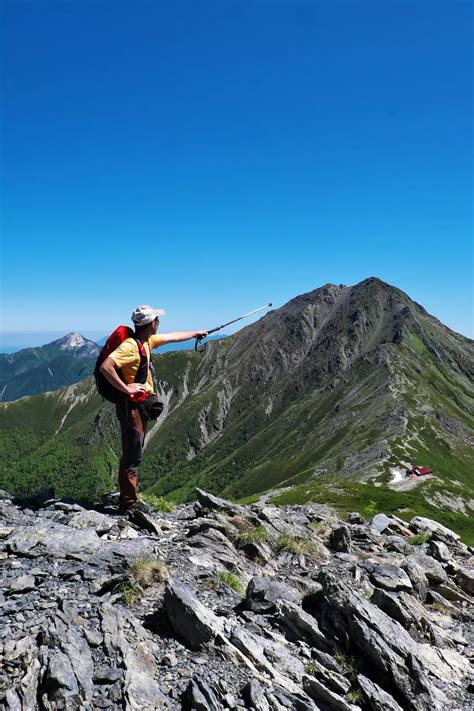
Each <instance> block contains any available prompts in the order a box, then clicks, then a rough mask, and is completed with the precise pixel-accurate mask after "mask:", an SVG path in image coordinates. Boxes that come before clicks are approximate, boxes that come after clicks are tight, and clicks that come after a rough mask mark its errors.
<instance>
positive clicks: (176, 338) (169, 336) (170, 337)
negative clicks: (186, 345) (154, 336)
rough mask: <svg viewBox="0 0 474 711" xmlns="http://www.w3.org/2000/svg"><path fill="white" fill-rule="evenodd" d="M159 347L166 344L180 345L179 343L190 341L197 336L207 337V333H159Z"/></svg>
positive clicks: (201, 331)
mask: <svg viewBox="0 0 474 711" xmlns="http://www.w3.org/2000/svg"><path fill="white" fill-rule="evenodd" d="M159 335H160V343H159V345H160V346H161V345H164V344H166V343H180V342H181V341H190V340H191V339H192V338H199V336H207V331H203V330H200V331H173V332H172V333H160V334H159Z"/></svg>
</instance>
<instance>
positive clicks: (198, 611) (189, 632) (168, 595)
mask: <svg viewBox="0 0 474 711" xmlns="http://www.w3.org/2000/svg"><path fill="white" fill-rule="evenodd" d="M164 605H165V609H166V613H167V615H168V617H169V620H170V622H171V625H172V627H173V629H174V631H175V632H176V633H177V634H178V635H179V636H180V637H182V638H183V639H184V640H186V642H187V643H188V644H189V645H190V646H191V647H192V648H199V647H200V646H202V645H203V644H205V643H206V642H209V641H210V640H212V639H213V638H214V637H215V636H216V635H217V634H219V633H222V632H223V630H224V623H223V620H222V619H221V618H219V617H217V615H215V614H214V613H213V612H212V610H209V609H208V608H207V607H205V605H203V604H202V603H201V602H200V601H199V600H198V598H197V597H196V595H194V594H193V593H192V592H191V590H189V588H187V587H186V585H184V584H183V583H181V582H179V581H178V580H174V579H171V580H169V581H168V583H167V586H166V590H165V596H164Z"/></svg>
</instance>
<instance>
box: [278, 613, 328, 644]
mask: <svg viewBox="0 0 474 711" xmlns="http://www.w3.org/2000/svg"><path fill="white" fill-rule="evenodd" d="M275 618H276V619H277V620H278V621H279V622H280V623H281V625H283V628H287V629H288V630H290V631H291V632H292V633H293V634H294V635H295V636H296V637H297V638H298V637H300V638H301V637H302V638H303V639H305V640H306V641H307V642H308V643H309V644H311V645H314V646H315V647H317V648H318V649H320V650H321V651H323V652H327V651H329V650H330V649H331V642H330V641H329V640H328V639H327V638H326V637H325V636H324V634H323V633H322V632H321V630H320V629H319V626H318V622H317V620H316V619H315V618H314V617H313V616H312V615H310V614H309V613H308V612H305V611H304V610H303V608H301V607H299V606H298V605H295V603H292V602H288V601H286V602H285V601H283V600H282V601H280V602H279V603H277V606H276V610H275Z"/></svg>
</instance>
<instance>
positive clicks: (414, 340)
mask: <svg viewBox="0 0 474 711" xmlns="http://www.w3.org/2000/svg"><path fill="white" fill-rule="evenodd" d="M473 356H474V344H473V342H472V341H471V340H469V339H466V338H464V337H463V336H460V335H459V334H456V333H454V332H452V331H451V330H449V329H448V328H446V327H445V326H443V325H442V324H441V323H440V322H439V321H437V320H436V319H435V318H433V317H432V316H430V315H429V314H428V313H427V312H426V311H425V310H424V309H423V308H422V307H421V306H419V305H418V304H416V303H415V302H413V301H412V300H411V299H409V297H408V296H407V295H406V294H404V293H403V292H401V291H400V290H398V289H396V288H394V287H391V286H389V285H387V284H385V283H384V282H381V281H380V280H378V279H375V278H371V279H367V280H365V281H363V282H361V283H360V284H357V285H355V286H353V287H347V286H335V285H331V284H328V285H326V286H324V287H321V288H319V289H316V290H314V291H312V292H309V293H307V294H303V295H301V296H298V297H296V298H295V299H292V300H291V301H290V302H288V304H286V305H285V306H283V307H281V308H280V309H276V310H274V311H271V312H269V313H268V314H266V315H265V316H264V317H263V318H262V319H260V320H259V321H258V322H256V323H254V324H252V325H250V326H248V327H247V328H244V329H242V330H241V331H239V332H238V333H237V334H235V335H234V336H231V337H229V338H227V339H225V340H222V341H216V342H213V343H210V344H209V345H208V347H207V349H206V352H205V354H199V353H195V352H193V351H180V352H175V353H166V354H163V355H158V356H156V358H155V365H156V369H157V373H158V378H159V385H160V394H161V396H162V398H163V399H164V401H165V404H166V408H165V416H164V418H162V419H161V420H159V421H158V423H157V424H155V425H154V427H152V428H151V429H150V430H149V433H148V441H147V450H146V454H145V457H144V460H143V463H142V466H141V470H140V480H141V485H142V488H144V489H147V490H148V491H149V492H150V493H154V494H157V495H166V496H168V497H170V498H173V499H175V500H178V501H180V500H185V499H188V498H190V497H192V495H193V490H194V487H195V486H196V485H198V486H200V487H202V488H204V489H207V490H211V491H213V492H216V493H221V494H223V495H224V496H227V497H233V498H241V497H249V496H252V495H256V494H258V493H261V492H264V491H267V490H272V489H274V488H276V487H287V488H288V491H287V492H286V493H285V494H284V496H288V497H291V496H292V495H294V496H300V497H304V496H307V497H311V496H314V497H321V496H323V497H324V496H326V497H327V499H328V500H331V499H334V500H335V501H334V503H335V504H337V503H338V502H339V503H341V505H342V503H343V504H344V506H346V505H347V506H349V505H350V501H351V500H353V501H354V504H355V503H357V502H359V501H360V502H365V505H366V506H369V507H371V508H372V509H374V510H378V509H381V507H382V505H384V504H383V502H385V504H386V503H387V500H388V499H390V501H392V504H393V506H394V507H395V510H398V511H400V509H403V507H404V502H405V503H410V502H411V503H410V506H412V505H413V501H419V502H420V507H422V508H423V507H427V508H426V512H427V513H429V515H430V516H432V517H436V516H435V514H436V513H437V512H438V514H439V515H445V514H446V511H448V512H449V511H450V512H451V513H452V514H453V516H458V517H461V518H459V522H458V523H459V526H461V527H462V526H463V523H464V518H466V517H468V515H469V513H472V511H471V510H470V509H469V504H470V503H472V501H473V500H474V485H473V482H472V474H471V472H472V471H474V454H473V453H474V449H473V443H474V434H473V433H474V393H473V388H472V382H473V376H474V368H473V363H474V358H473ZM68 392H69V395H67V394H66V393H68ZM71 398H76V400H75V404H74V405H73V406H72V407H71V403H72V400H71ZM80 398H82V399H80ZM39 423H41V426H40V424H39ZM61 423H62V424H61ZM0 424H1V425H2V429H5V430H6V433H7V434H6V443H5V445H4V446H6V447H8V448H10V449H12V448H13V450H15V447H17V448H18V447H20V448H21V447H23V446H24V447H25V448H26V449H25V453H24V454H23V453H22V454H21V455H20V456H15V455H13V457H11V456H10V455H9V456H10V459H9V458H8V456H7V457H6V458H5V457H3V458H2V459H3V461H5V462H7V463H6V464H5V465H4V474H3V476H4V477H6V483H5V484H2V485H1V486H2V488H7V489H8V488H10V489H11V490H13V489H12V487H14V489H15V490H21V491H22V492H25V491H27V490H28V491H30V490H32V488H34V486H37V485H38V484H39V481H38V475H37V473H36V474H35V473H34V472H35V471H36V472H37V470H35V462H37V461H38V460H39V459H41V462H42V463H41V466H40V469H41V471H42V472H43V474H42V476H44V477H45V479H44V481H48V482H49V483H55V484H56V486H57V487H58V486H59V490H60V491H61V492H64V491H65V490H66V489H67V490H68V491H71V490H72V489H73V488H74V486H79V482H80V491H81V495H83V496H86V495H89V494H90V495H92V494H97V492H99V491H101V490H104V489H106V488H107V487H109V488H110V487H111V486H113V480H114V477H115V470H116V462H117V455H118V452H119V442H118V431H117V427H116V423H115V420H114V414H113V408H112V407H111V406H109V405H106V406H104V405H102V404H101V401H100V400H99V399H98V398H97V396H95V395H94V390H93V384H92V382H91V380H90V379H88V380H85V381H84V382H83V383H81V384H80V385H78V386H76V387H75V390H74V392H72V394H71V389H68V390H62V391H58V392H57V393H50V394H46V395H42V396H38V397H35V398H31V399H26V400H24V401H20V402H18V403H10V404H8V405H3V406H2V407H0ZM60 424H61V427H60V428H59V425H60ZM58 428H59V431H57V430H58ZM26 430H27V431H28V432H29V433H30V434H29V435H28V436H25V431H26ZM22 432H23V434H22ZM53 435H54V436H53ZM35 438H37V439H35ZM14 441H15V443H16V444H15V445H12V442H14ZM19 441H20V442H21V443H22V444H20V445H18V442H19ZM24 442H26V443H25V444H23V443H24ZM61 447H63V448H66V450H67V462H69V463H70V462H72V461H74V462H75V464H74V467H73V469H74V472H75V475H74V477H73V478H72V479H71V477H70V475H69V473H70V467H71V466H72V465H71V464H67V465H64V466H63V469H62V470H61V463H58V464H57V466H55V467H54V468H53V469H54V473H53V469H52V468H51V464H49V465H48V466H46V465H45V464H44V461H46V460H48V461H49V460H50V459H51V458H53V459H54V458H55V457H56V455H57V452H58V450H59V448H61ZM25 460H26V464H25ZM8 462H10V463H8ZM408 463H411V464H417V465H425V466H429V467H431V468H432V469H433V471H434V476H433V477H431V478H429V479H427V480H425V481H423V482H420V483H419V486H418V487H416V488H415V489H410V490H409V491H406V490H404V489H403V488H400V487H399V486H398V485H395V484H393V482H392V479H393V478H394V470H395V469H397V468H399V469H400V468H402V467H404V466H406V465H407V464H408ZM48 467H49V468H48ZM27 469H28V472H29V473H28V474H27V471H26V470H27ZM46 470H47V471H46ZM48 472H49V473H48ZM53 480H54V481H53ZM42 481H43V480H42ZM35 482H36V484H35ZM88 487H89V489H90V492H89V490H88ZM290 487H293V488H291V489H290ZM305 491H306V492H308V493H307V494H304V493H303V492H305ZM364 491H365V494H364ZM292 492H294V493H293V494H292ZM283 502H284V499H281V503H283ZM381 510H382V509H381ZM423 510H425V509H423ZM443 512H444V513H443ZM438 518H439V516H438ZM450 524H451V525H452V526H453V525H455V524H456V522H454V523H453V522H452V521H451V522H450Z"/></svg>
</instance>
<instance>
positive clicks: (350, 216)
mask: <svg viewBox="0 0 474 711" xmlns="http://www.w3.org/2000/svg"><path fill="white" fill-rule="evenodd" d="M2 13H3V19H2V36H1V37H0V46H1V47H2V50H1V54H2V65H3V85H2V94H3V101H2V104H3V105H4V109H3V114H2V192H3V200H2V211H1V215H2V223H1V228H2V255H1V259H2V264H1V267H2V303H3V308H2V331H3V332H4V333H3V339H4V342H8V343H12V342H16V341H12V339H14V337H15V334H12V333H11V332H12V331H18V332H20V331H21V332H24V331H36V332H41V333H42V334H45V333H46V332H48V335H49V334H51V332H53V331H54V332H57V333H60V334H61V333H66V332H68V331H72V330H78V331H81V332H82V333H84V334H85V335H88V334H90V335H91V336H92V335H93V334H97V335H100V334H101V335H105V334H106V333H108V332H110V331H111V330H112V329H113V328H114V327H115V326H116V325H117V324H118V323H122V322H125V323H127V322H128V321H129V317H130V313H131V311H132V310H133V308H134V307H135V306H136V305H137V304H139V303H151V304H154V305H156V306H161V307H164V308H165V309H166V310H167V316H166V317H165V318H164V319H163V321H162V329H163V330H174V329H188V328H189V329H191V328H210V327H212V326H215V325H217V324H219V323H222V322H223V321H226V320H229V319H230V318H233V317H235V316H237V315H239V314H240V313H244V312H246V311H249V310H251V309H253V308H256V307H258V306H260V305H262V304H264V303H266V302H268V301H272V302H273V304H274V305H275V306H280V305H282V304H283V303H285V302H286V301H287V300H288V299H290V298H292V297H293V296H295V295H297V294H300V293H303V292H305V291H309V290H311V289H314V288H316V287H318V286H321V285H322V284H325V283H327V282H333V283H336V284H339V283H344V284H354V283H356V282H358V281H360V280H362V279H364V278H366V277H368V276H371V275H375V276H378V277H380V278H381V279H384V280H385V281H387V282H389V283H391V284H393V285H395V286H398V287H399V288H401V289H403V290H404V291H406V292H407V293H408V294H409V295H410V296H411V297H412V298H414V299H415V300H416V301H418V302H419V303H421V304H423V306H424V307H425V308H426V309H427V310H428V311H429V312H430V313H432V314H434V315H435V316H437V317H438V318H440V319H441V320H442V321H443V322H444V323H446V324H447V325H449V326H450V327H451V328H454V329H455V330H457V331H459V332H461V333H464V334H465V335H468V336H470V337H473V336H474V327H473V310H472V309H473V306H472V304H473V254H472V213H471V200H472V60H471V42H472V5H471V3H470V2H456V1H453V0H450V2H431V3H430V2H404V1H403V0H401V1H399V2H380V1H377V2H372V3H366V2H358V1H353V2H338V1H337V0H336V1H333V2H298V1H295V0H292V2H275V3H273V2H226V1H225V0H224V1H223V0H220V1H219V2H213V3H210V2H186V3H184V2H173V3H159V2H144V1H143V0H142V1H137V0H135V1H134V2H133V3H129V2H112V1H108V2H107V1H104V2H97V1H89V2H73V1H71V0H69V1H68V2H61V1H60V0H58V1H57V2H41V0H35V1H34V2H27V1H24V0H23V1H22V2H16V1H15V2H13V1H12V0H7V1H6V2H5V1H4V2H3V4H2ZM17 335H18V337H20V335H19V334H17ZM39 337H40V336H38V338H39ZM46 340H47V339H46ZM49 340H51V338H49Z"/></svg>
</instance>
